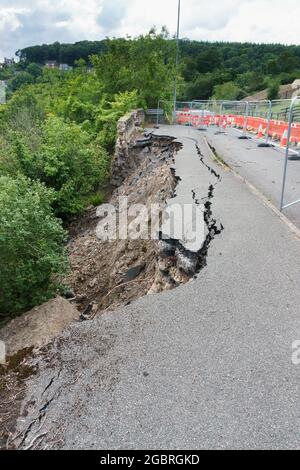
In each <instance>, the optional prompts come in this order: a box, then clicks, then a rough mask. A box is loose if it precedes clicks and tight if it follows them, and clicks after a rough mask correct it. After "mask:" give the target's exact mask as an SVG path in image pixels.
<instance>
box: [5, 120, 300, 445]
mask: <svg viewBox="0 0 300 470" xmlns="http://www.w3.org/2000/svg"><path fill="white" fill-rule="evenodd" d="M158 132H161V133H164V134H168V135H173V136H174V137H175V138H177V139H178V140H179V141H180V142H182V144H183V148H182V149H181V150H180V151H179V152H178V154H177V156H176V158H175V162H174V164H175V168H176V175H177V177H179V178H180V183H181V184H180V185H178V187H177V191H176V193H177V196H178V197H180V198H182V201H188V202H189V201H191V200H192V201H193V202H194V203H195V204H196V205H197V203H200V204H204V205H205V208H206V209H205V220H206V227H207V230H208V234H207V235H208V238H207V240H208V241H209V245H210V246H209V248H210V249H209V251H207V252H206V254H205V257H206V260H205V262H203V263H202V269H201V271H200V272H199V275H198V276H197V278H192V280H191V281H190V282H188V283H186V284H184V285H181V286H179V287H178V288H177V289H173V290H170V291H165V292H162V293H160V294H155V295H148V296H145V297H143V298H140V299H139V300H136V301H134V302H132V303H131V304H130V305H127V306H124V307H121V308H119V309H117V310H114V311H108V312H105V313H104V314H103V315H100V316H97V317H96V318H95V319H94V320H93V321H89V322H84V323H81V324H76V325H73V326H71V327H70V328H69V329H67V330H66V331H65V332H64V333H63V334H62V335H61V336H59V337H58V338H57V339H56V340H55V341H54V342H53V343H52V344H51V346H50V347H49V348H48V350H47V351H45V352H44V354H43V355H42V356H40V357H38V358H36V359H35V360H36V362H37V365H38V372H37V374H36V375H35V376H33V377H32V378H30V379H29V381H28V383H27V392H26V397H25V399H24V402H23V406H22V413H21V416H20V418H19V420H18V427H17V431H16V436H17V438H16V439H15V441H14V442H15V444H16V446H17V447H18V448H23V449H24V448H32V447H34V448H38V449H108V448H109V449H166V448H168V449H178V448H180V449H201V448H206V449H211V448H218V449H224V448H231V449H236V448H245V449H246V448H254V449H256V448H261V449H262V448H298V447H299V439H298V429H299V425H300V418H299V416H300V414H299V411H300V410H299V367H296V366H295V365H294V364H293V362H292V343H293V341H295V340H297V339H299V338H300V317H299V307H298V306H299V301H300V292H299V289H298V280H299V274H300V269H299V263H298V256H299V239H298V238H297V237H296V236H295V234H293V233H292V232H291V231H290V230H289V228H288V226H286V225H285V224H283V223H282V221H281V220H279V218H278V217H277V216H276V215H275V214H274V213H273V212H272V211H271V210H270V209H269V208H267V207H266V206H265V205H264V204H263V203H262V202H261V201H260V200H259V199H258V198H257V197H256V196H255V195H253V194H252V193H250V192H249V190H248V188H247V187H246V185H244V184H243V183H242V182H241V181H240V180H238V179H236V178H235V177H234V175H233V174H232V173H231V172H230V171H227V170H226V169H224V168H222V167H221V166H219V165H218V164H217V163H216V162H215V161H213V155H212V153H211V152H210V151H209V149H208V147H207V146H206V145H205V142H204V138H203V136H202V135H201V134H200V133H199V132H197V131H194V130H192V129H189V130H188V129H186V128H182V127H177V126H176V127H167V128H163V129H160V130H159V131H158ZM211 204H213V206H211ZM224 227H225V230H223V228H224ZM216 235H218V236H216ZM212 239H213V243H210V242H211V240H212ZM181 245H182V244H181Z"/></svg>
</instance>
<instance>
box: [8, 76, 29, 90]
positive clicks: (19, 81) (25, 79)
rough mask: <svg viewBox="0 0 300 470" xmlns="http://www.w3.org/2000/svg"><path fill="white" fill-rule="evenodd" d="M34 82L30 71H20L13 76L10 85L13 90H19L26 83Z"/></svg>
mask: <svg viewBox="0 0 300 470" xmlns="http://www.w3.org/2000/svg"><path fill="white" fill-rule="evenodd" d="M33 82H34V78H33V76H32V75H31V74H30V73H28V72H19V73H18V74H17V75H15V76H14V78H12V80H11V82H10V86H11V88H12V90H13V91H16V90H18V88H21V87H22V86H24V85H29V84H30V83H33Z"/></svg>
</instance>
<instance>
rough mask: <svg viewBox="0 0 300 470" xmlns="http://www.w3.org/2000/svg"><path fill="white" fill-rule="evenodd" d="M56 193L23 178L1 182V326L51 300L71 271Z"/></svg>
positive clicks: (0, 180) (7, 178)
mask: <svg viewBox="0 0 300 470" xmlns="http://www.w3.org/2000/svg"><path fill="white" fill-rule="evenodd" d="M53 197H54V192H53V191H51V190H49V189H47V188H46V187H45V186H44V185H43V184H41V183H39V182H34V181H30V180H29V179H28V178H25V177H24V176H18V177H17V178H11V177H7V176H1V177H0V265H1V269H0V322H1V319H2V320H3V317H6V316H7V315H12V316H13V315H16V314H19V313H22V312H23V311H26V310H29V309H30V308H32V307H34V306H36V305H39V304H41V303H42V302H44V301H47V300H49V299H50V298H52V297H53V296H55V294H56V293H57V292H58V289H59V285H60V280H61V276H62V275H63V274H64V273H65V272H66V270H67V256H66V251H65V248H64V243H65V240H66V233H65V231H64V230H63V228H62V225H61V222H60V221H59V220H58V219H56V218H55V217H54V216H53V212H52V209H51V203H52V201H53Z"/></svg>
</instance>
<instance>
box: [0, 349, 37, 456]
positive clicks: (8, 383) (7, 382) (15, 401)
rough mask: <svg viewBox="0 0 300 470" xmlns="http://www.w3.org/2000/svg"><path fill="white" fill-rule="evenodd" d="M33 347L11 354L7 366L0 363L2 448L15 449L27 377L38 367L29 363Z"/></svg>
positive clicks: (0, 443)
mask: <svg viewBox="0 0 300 470" xmlns="http://www.w3.org/2000/svg"><path fill="white" fill-rule="evenodd" d="M31 358H32V348H31V349H24V350H22V351H19V352H18V353H17V354H15V355H13V356H11V357H10V358H9V360H8V361H7V364H6V365H5V366H3V365H0V449H13V448H14V442H13V439H12V436H13V432H14V430H15V424H16V421H17V419H18V417H19V415H20V408H21V404H22V401H23V399H24V396H25V389H26V385H25V382H26V379H27V378H28V377H31V376H32V375H33V374H35V372H36V369H35V367H34V366H32V364H29V361H30V359H31Z"/></svg>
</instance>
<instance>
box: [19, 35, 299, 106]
mask: <svg viewBox="0 0 300 470" xmlns="http://www.w3.org/2000/svg"><path fill="white" fill-rule="evenodd" d="M165 40H166V41H170V39H165ZM127 42H128V43H129V42H130V40H128V41H127ZM106 45H107V40H102V41H80V42H76V43H75V44H60V43H59V42H55V43H53V44H49V45H47V44H43V45H40V46H39V45H37V46H32V47H27V48H25V49H21V50H19V51H17V55H18V57H19V58H20V65H21V67H22V66H23V69H26V66H28V64H31V63H37V64H44V63H45V62H46V61H50V60H51V61H57V62H58V63H63V64H68V65H71V66H73V65H74V63H75V62H76V60H78V59H85V60H86V61H87V62H89V57H90V56H91V55H93V54H102V53H104V52H105V50H106ZM180 56H181V58H180V63H181V73H182V75H183V78H184V83H183V85H182V89H181V97H180V98H181V99H182V100H193V99H203V100H205V99H209V98H211V97H215V98H216V99H244V98H245V97H246V96H252V95H253V94H256V93H257V92H260V91H262V92H263V93H262V95H261V96H265V95H266V93H267V95H268V92H266V91H264V90H266V89H267V88H269V87H273V88H274V86H275V88H276V87H278V86H279V85H287V84H290V83H292V82H293V81H294V80H296V79H300V46H296V45H294V46H285V45H282V44H251V43H229V42H215V43H212V42H203V41H191V40H189V39H182V40H181V41H180ZM274 84H275V85H274ZM259 96H260V95H259Z"/></svg>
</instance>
